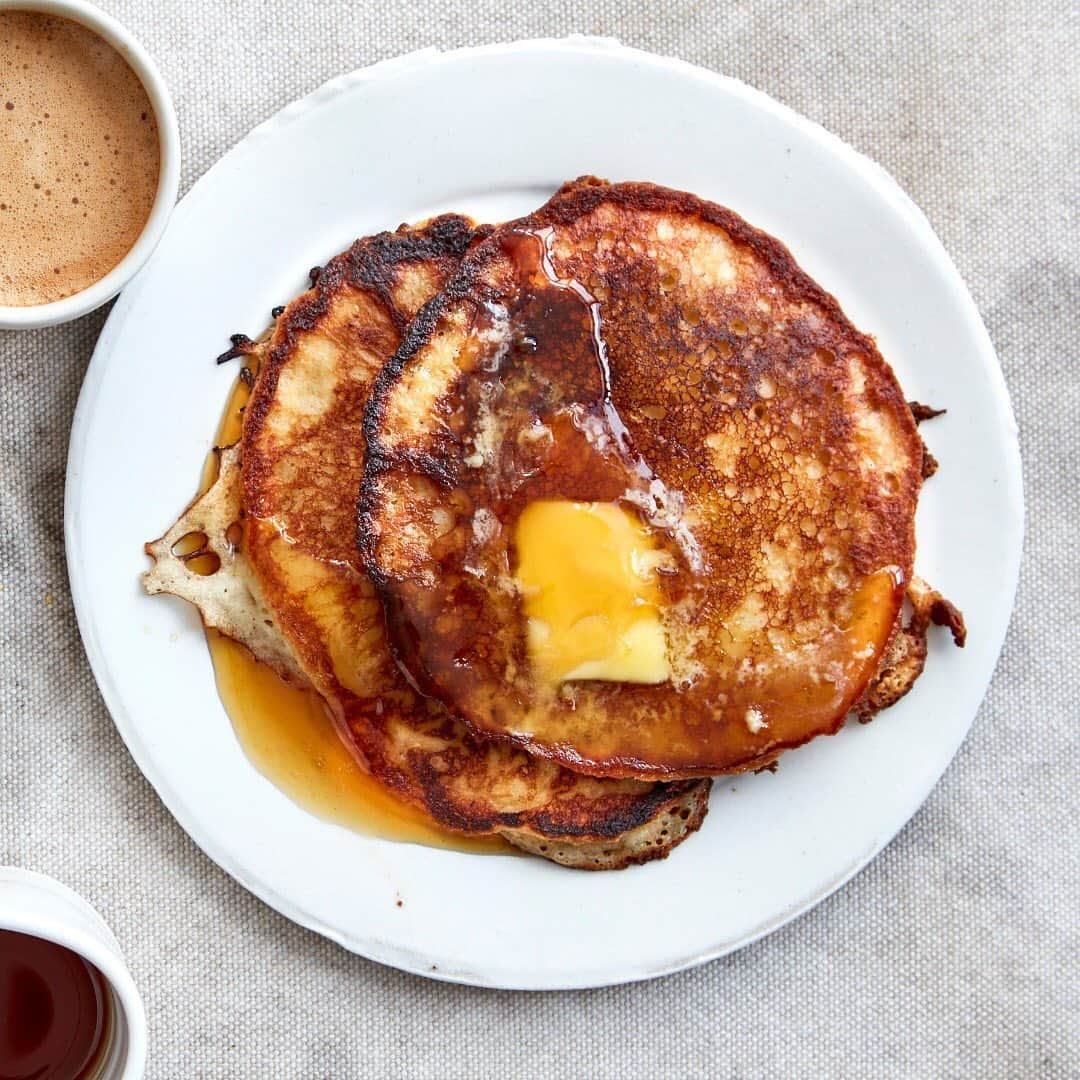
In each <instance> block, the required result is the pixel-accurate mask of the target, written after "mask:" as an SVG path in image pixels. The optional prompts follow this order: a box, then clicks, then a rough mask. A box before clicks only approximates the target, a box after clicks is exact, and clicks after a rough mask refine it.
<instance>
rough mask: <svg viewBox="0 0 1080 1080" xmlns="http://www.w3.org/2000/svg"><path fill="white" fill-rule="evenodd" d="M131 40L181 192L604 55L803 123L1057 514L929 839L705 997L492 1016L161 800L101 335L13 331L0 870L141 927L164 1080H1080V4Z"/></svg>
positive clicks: (482, 6)
mask: <svg viewBox="0 0 1080 1080" xmlns="http://www.w3.org/2000/svg"><path fill="white" fill-rule="evenodd" d="M108 7H109V10H110V11H111V12H112V13H113V14H114V15H116V16H118V17H119V18H120V19H121V20H122V21H124V22H125V23H126V24H127V25H128V26H129V27H130V28H131V29H132V31H133V32H134V33H135V34H136V35H137V36H138V37H139V38H140V40H141V41H142V42H143V43H144V44H145V45H146V47H147V48H148V49H149V51H150V52H151V54H152V55H153V56H154V57H155V58H156V59H157V61H158V62H159V64H160V66H161V68H162V70H163V72H164V74H165V77H166V79H167V80H168V81H169V83H170V85H171V87H172V90H173V94H174V96H175V97H176V101H177V105H178V107H179V111H180V114H181V117H182V125H181V139H182V141H183V149H184V175H183V179H184V186H185V187H187V186H188V185H190V183H191V182H192V181H193V180H194V179H195V178H196V177H198V176H200V175H201V174H202V173H203V172H204V171H205V170H206V169H207V168H209V166H210V165H211V164H212V163H213V162H214V161H215V160H216V159H217V158H218V156H219V155H220V154H221V153H223V152H224V151H225V150H226V149H227V148H228V147H229V146H231V145H232V144H233V143H234V142H236V140H237V139H239V138H240V137H241V136H242V135H243V134H245V133H246V132H247V131H248V130H249V128H250V127H251V126H252V124H253V123H254V122H256V121H257V120H260V119H262V118H264V117H266V116H269V115H270V114H271V113H272V112H274V111H275V110H276V109H278V108H280V107H281V106H282V105H284V104H285V103H286V102H289V101H291V100H293V99H294V98H296V97H298V96H299V95H301V94H304V93H306V92H307V91H309V90H311V89H313V88H314V87H316V86H318V85H319V84H320V83H321V82H322V81H323V80H324V79H328V78H330V77H331V76H334V75H337V74H339V73H340V72H342V71H346V70H349V69H350V68H352V67H355V66H357V65H358V64H362V63H368V62H371V61H374V60H379V59H382V58H384V57H389V56H394V55H396V54H398V53H400V52H403V51H405V50H408V49H415V48H419V47H422V46H426V45H430V44H438V45H442V46H447V47H448V46H452V45H458V44H463V43H466V42H481V41H497V40H509V39H511V38H515V37H528V36H536V35H546V34H565V33H570V32H574V31H588V32H599V33H604V34H613V35H617V36H619V37H620V38H622V39H623V40H624V41H626V42H627V43H628V44H633V45H640V46H643V47H647V48H652V49H655V50H657V51H659V52H662V53H669V54H676V55H679V56H682V57H684V58H685V59H687V60H692V61H695V62H697V63H701V64H704V65H706V66H707V67H711V68H713V69H714V70H716V71H721V72H725V73H727V74H731V75H736V76H738V77H740V78H742V79H745V80H746V81H748V82H750V83H751V84H753V85H755V86H759V87H761V88H762V89H764V90H767V91H769V92H770V93H773V94H774V95H776V96H777V97H778V98H779V99H780V100H781V101H784V102H786V103H787V104H789V105H791V106H793V107H795V108H796V109H798V110H800V111H801V112H804V113H806V114H807V115H809V116H811V117H813V118H814V119H816V120H819V121H821V122H822V123H824V124H825V125H826V126H827V127H829V128H830V129H831V130H833V131H835V132H836V133H837V134H839V135H841V136H843V137H844V138H846V139H848V140H849V141H851V142H852V143H854V145H855V146H856V147H858V148H859V149H861V150H863V151H865V152H867V153H870V154H872V156H873V157H874V158H876V159H877V160H878V161H880V162H881V163H882V164H883V165H884V166H885V167H886V168H888V169H889V170H890V171H891V172H892V173H893V174H894V175H895V176H897V178H898V179H899V180H900V182H901V183H902V184H903V186H904V187H905V188H906V189H907V191H908V192H909V193H910V194H911V196H912V197H913V198H914V199H915V201H916V202H917V203H918V204H919V205H920V206H921V207H922V208H923V209H924V210H925V211H926V212H927V214H928V215H929V217H930V220H931V222H932V223H933V225H934V227H935V228H936V229H937V230H938V232H939V234H940V235H941V238H942V240H943V241H944V243H945V246H946V247H947V248H948V250H949V252H950V254H951V255H952V256H953V258H954V259H955V260H956V262H957V265H958V266H959V268H960V271H961V273H962V274H963V276H964V277H965V279H966V280H967V283H968V285H969V286H970V288H971V290H972V293H973V295H974V297H975V300H976V303H977V304H978V306H979V308H980V310H981V312H982V315H983V317H984V318H985V320H986V322H987V326H988V328H989V330H990V334H991V336H992V337H993V339H994V343H995V345H996V346H997V349H998V355H999V357H1000V359H1001V363H1002V367H1003V369H1004V373H1005V378H1006V381H1007V382H1008V384H1009V388H1010V391H1011V393H1012V399H1013V404H1014V407H1015V408H1016V412H1017V419H1018V420H1019V424H1020V439H1021V444H1022V450H1023V454H1024V465H1025V482H1026V491H1027V499H1028V527H1027V540H1026V552H1025V559H1024V566H1023V571H1022V575H1021V584H1020V592H1019V596H1018V602H1017V608H1016V612H1015V614H1014V616H1013V623H1012V629H1011V632H1010V635H1009V639H1008V641H1007V643H1006V646H1005V651H1004V653H1003V655H1002V659H1001V662H1000V664H999V666H998V671H997V675H996V677H995V679H994V683H993V685H992V687H991V690H990V693H989V695H988V697H987V699H986V701H985V703H984V704H983V707H982V710H981V711H980V713H979V717H978V719H977V720H976V722H975V725H974V726H973V728H972V730H971V734H970V735H969V737H968V739H967V741H966V742H965V744H964V746H963V747H962V748H961V750H960V753H959V754H958V756H957V758H956V760H955V761H954V762H953V764H952V766H951V767H950V769H949V771H948V772H947V773H946V774H945V777H944V778H943V779H942V781H941V782H940V783H939V784H938V786H937V787H936V788H935V790H934V792H933V793H932V794H931V796H930V798H929V799H928V801H927V802H926V804H925V806H924V807H923V809H922V810H921V811H920V812H919V813H918V814H917V815H916V817H915V819H914V820H913V821H912V822H911V824H910V825H909V826H908V827H907V828H906V829H905V830H904V831H903V832H902V833H901V835H900V836H899V837H898V838H897V839H896V840H895V841H894V842H893V843H892V844H891V845H890V846H889V847H888V848H887V849H886V851H885V852H884V853H883V854H882V855H880V856H879V857H878V858H877V859H876V860H875V861H874V862H873V863H871V864H870V866H868V867H867V868H866V869H865V870H864V871H863V872H862V873H861V874H860V875H859V876H858V877H857V878H855V880H854V881H852V882H851V883H849V884H848V885H847V886H846V887H845V888H844V889H843V890H842V891H841V892H839V893H837V894H836V895H834V896H833V897H831V898H830V899H829V900H828V901H827V902H826V903H824V904H823V905H821V906H820V907H818V908H816V909H815V910H814V911H812V912H810V913H809V914H808V915H806V916H804V917H803V918H801V919H799V920H798V921H796V922H795V923H793V924H791V925H790V926H787V927H785V928H784V929H783V930H781V931H780V932H778V933H777V934H774V935H772V936H771V937H769V938H767V939H765V940H764V941H760V942H758V943H757V944H755V945H752V946H750V947H749V948H747V949H744V950H743V951H742V952H740V953H738V954H736V955H734V956H730V957H728V958H726V959H724V960H719V961H717V962H715V963H712V964H709V965H707V966H706V967H704V968H701V969H699V970H696V971H690V972H686V973H684V974H681V975H676V976H672V977H670V978H667V979H661V980H658V981H656V982H653V983H649V984H646V985H634V986H623V987H613V988H611V989H608V990H600V991H591V992H586V993H565V994H543V995H540V994H525V993H521V994H516V993H492V992H490V991H484V990H473V989H468V988H464V987H458V986H449V985H445V984H439V983H432V982H428V981H426V980H422V979H418V978H415V977H413V976H410V975H404V974H402V973H400V972H397V971H392V970H390V969H388V968H383V967H379V966H378V965H376V964H371V963H368V962H367V961H364V960H362V959H360V958H359V957H356V956H350V955H349V954H347V953H345V952H344V951H343V950H341V949H340V948H339V947H338V946H336V945H334V944H333V943H332V942H330V941H326V940H324V939H322V938H319V937H317V936H316V935H314V934H312V933H309V932H308V931H306V930H302V929H301V928H300V927H298V926H295V925H293V924H291V923H290V922H288V921H287V920H286V919H284V918H282V917H281V916H280V915H278V914H277V913H276V912H274V911H272V910H271V909H270V908H268V907H266V906H265V905H264V904H262V903H261V902H260V901H259V900H257V899H256V898H255V897H253V896H252V895H251V894H249V893H248V892H246V891H245V890H244V888H243V887H242V886H240V885H239V884H237V883H236V882H235V881H233V880H232V879H231V878H229V877H228V876H227V875H226V874H225V873H224V872H223V871H222V870H220V869H219V868H218V867H217V866H215V865H214V864H213V863H212V862H211V861H210V860H209V859H207V858H206V857H205V856H204V855H203V854H202V853H201V852H200V851H199V850H198V849H197V848H196V847H195V845H194V844H193V843H192V842H191V841H190V840H189V839H188V838H187V837H186V836H185V834H184V833H183V831H182V830H181V828H180V827H179V825H177V824H176V822H175V821H174V820H173V818H172V817H171V815H170V814H169V813H168V811H166V810H165V809H164V807H163V806H162V805H161V803H160V802H159V801H158V799H157V797H156V796H155V795H154V793H153V791H152V789H151V788H150V785H149V784H148V783H147V782H146V781H145V780H144V779H143V778H142V776H141V775H140V774H139V771H138V769H137V768H136V767H135V764H134V763H133V761H132V760H131V757H130V755H129V754H128V752H127V750H126V749H125V748H124V745H123V743H122V741H121V739H120V736H119V735H118V734H117V732H116V730H115V728H114V727H113V725H112V723H111V721H110V720H109V717H108V714H107V712H106V710H105V707H104V705H103V704H102V702H101V698H100V696H99V694H98V692H97V690H96V688H95V686H94V681H93V677H92V675H91V673H90V669H89V667H88V665H87V663H86V659H85V656H84V653H83V650H82V645H81V643H80V641H79V635H78V630H77V629H76V626H75V622H74V617H73V613H72V609H71V600H70V597H69V595H68V591H67V584H66V572H65V565H64V552H63V541H62V535H61V512H62V511H61V508H62V503H63V477H64V462H65V454H66V449H67V435H68V428H69V425H70V423H71V416H72V411H73V409H74V406H75V398H76V394H77V393H78V388H79V383H80V380H81V379H82V375H83V372H84V371H85V369H86V364H87V361H88V359H89V357H90V353H91V351H92V349H93V345H94V342H95V340H96V338H97V335H98V333H99V331H100V329H101V326H102V323H103V321H104V316H103V314H102V313H99V314H96V315H91V316H88V317H87V318H85V319H82V320H80V321H79V322H77V323H74V324H71V325H68V326H61V327H55V328H52V329H48V330H41V331H34V332H27V333H19V334H13V333H5V332H3V331H0V371H3V373H4V379H3V384H2V385H0V431H2V432H3V438H2V440H0V469H2V476H3V493H4V498H3V499H2V500H0V543H2V544H3V555H4V557H3V560H2V568H0V583H2V584H3V586H4V588H3V591H2V592H0V633H2V635H3V641H4V645H5V648H4V652H3V659H2V660H0V670H2V678H0V745H2V746H3V748H4V752H3V755H2V757H0V811H2V812H0V861H2V862H6V863H15V864H18V865H22V866H29V867H33V868H35V869H38V870H42V871H45V872H46V873H50V874H53V875H55V876H57V877H59V878H61V879H62V880H64V881H66V882H67V883H68V884H69V885H72V886H74V887H75V888H76V889H78V890H79V891H80V892H82V893H84V894H85V895H86V896H88V897H89V898H90V899H91V900H92V901H93V902H94V904H95V905H96V906H97V907H98V909H99V910H100V911H101V913H102V915H103V916H104V917H105V919H106V920H107V921H108V922H109V924H110V925H111V926H112V928H113V930H114V931H115V933H116V936H117V937H118V938H119V940H120V942H121V945H122V946H123V949H124V953H125V955H126V957H127V960H128V963H129V965H130V967H131V970H132V974H133V975H134V978H135V980H136V982H137V983H138V984H139V986H140V987H141V989H142V992H143V995H144V997H145V999H146V1005H147V1011H148V1014H149V1025H150V1056H149V1062H148V1068H147V1076H148V1077H150V1078H151V1080H174V1078H175V1077H181V1076H191V1075H200V1076H205V1077H214V1078H218V1077H221V1078H224V1077H263V1076H282V1077H335V1078H336V1077H341V1076H350V1077H360V1078H364V1080H369V1078H370V1080H382V1078H385V1077H392V1078H394V1080H413V1078H417V1080H435V1078H438V1080H473V1078H476V1077H489V1076H501V1077H506V1078H508V1080H525V1078H528V1080H532V1078H534V1077H535V1078H540V1077H543V1078H544V1080H578V1078H579V1077H581V1076H583V1075H584V1076H589V1077H592V1078H596V1080H624V1078H626V1077H637V1076H641V1075H654V1076H671V1077H678V1078H680V1080H691V1078H695V1080H696V1078H699V1077H706V1076H714V1077H722V1078H724V1080H727V1078H735V1077H738V1078H744V1077H745V1078H747V1080H757V1078H768V1077H775V1076H786V1077H799V1078H804V1077H813V1078H816V1077H836V1076H849V1075H860V1076H872V1077H888V1078H904V1080H907V1078H912V1077H918V1078H924V1077H925V1078H931V1077H940V1076H949V1077H965V1078H966V1077H971V1078H982V1077H986V1076H1015V1077H1039V1078H1054V1080H1056V1078H1058V1077H1061V1078H1064V1077H1067V1076H1069V1075H1071V1074H1074V1073H1075V1072H1076V1064H1077V1055H1078V1052H1080V1047H1078V1043H1077V1034H1076V1028H1075V1017H1076V1012H1077V998H1076V984H1075V975H1074V972H1075V967H1076V955H1077V954H1076V950H1077V936H1076V930H1075V912H1076V908H1077V899H1078V887H1080V853H1078V852H1077V848H1076V845H1075V844H1074V843H1070V842H1067V841H1068V839H1069V836H1070V834H1071V835H1075V831H1076V827H1077V805H1076V797H1077V796H1076V785H1075V781H1074V775H1075V759H1074V757H1073V756H1071V755H1069V754H1067V753H1062V748H1063V747H1065V746H1066V745H1068V741H1069V740H1070V739H1071V738H1072V737H1073V736H1074V735H1075V725H1076V717H1077V712H1076V709H1077V705H1076V702H1077V684H1078V680H1080V660H1078V657H1080V624H1078V622H1077V620H1076V619H1075V618H1074V614H1075V612H1076V611H1077V609H1080V581H1078V579H1077V576H1076V574H1075V563H1076V558H1077V548H1076V537H1077V536H1080V487H1078V486H1077V484H1076V483H1075V477H1076V462H1077V460H1080V433H1078V430H1077V427H1076V424H1075V417H1076V416H1077V415H1080V388H1078V386H1077V383H1076V380H1075V379H1074V378H1072V377H1071V376H1070V374H1069V372H1070V367H1069V365H1070V364H1071V365H1072V367H1073V368H1074V367H1075V361H1074V360H1070V359H1069V356H1070V353H1069V348H1070V346H1063V343H1069V342H1076V341H1078V340H1080V312H1078V309H1077V307H1076V305H1075V304H1074V303H1071V302H1070V301H1069V298H1070V297H1075V296H1076V295H1077V293H1078V292H1080V250H1078V244H1077V230H1076V227H1075V226H1076V220H1075V213H1076V210H1075V207H1076V205H1077V190H1076V176H1077V169H1076V163H1077V161H1078V160H1080V133H1078V130H1077V125H1076V123H1075V118H1076V115H1077V111H1078V107H1080V72H1078V69H1077V66H1076V64H1075V61H1074V57H1075V56H1076V54H1077V51H1078V50H1080V26H1078V24H1077V13H1076V7H1075V5H1072V4H1069V3H1066V2H1064V0H1030V2H1029V3H1025V4H1007V3H1002V2H993V3H986V2H985V0H958V2H957V3H955V4H953V5H951V6H950V7H949V9H948V14H947V17H943V15H942V9H940V8H938V7H935V6H932V5H912V4H910V3H908V2H906V0H886V2H885V3H879V2H877V0H874V2H871V0H853V2H852V3H848V4H844V5H832V4H806V5H792V4H788V3H779V2H776V3H771V2H762V3H757V4H745V5H744V4H737V3H713V2H706V3H701V4H682V3H676V2H673V0H672V2H667V3H663V4H654V5H646V4H625V3H623V2H621V0H620V2H616V0H598V2H597V3H595V4H591V5H578V6H573V5H568V4H566V3H564V2H563V0H522V3H520V4H516V5H507V4H506V3H504V2H501V0H477V2H475V3H472V4H470V5H466V6H463V5H461V4H459V3H457V2H456V0H453V2H452V0H425V2H424V3H419V2H416V0H403V2H402V3H400V4H397V5H385V4H373V5H358V4H356V3H345V2H344V0H335V2H327V3H322V2H320V3H318V4H316V3H314V2H313V0H298V2H297V3H294V4H288V5H276V6H274V7H270V6H268V5H266V4H264V3H262V2H261V0H260V2H256V0H236V2H235V3H232V4H228V5H222V4H219V3H211V2H210V0H183V2H181V0H154V2H152V3H151V2H150V0H116V2H115V3H110V4H109V5H108ZM193 58H197V59H193ZM251 329H252V330H253V329H255V328H254V327H252V328H251ZM198 362H199V361H198V358H192V370H193V371H194V370H196V369H197V365H198ZM925 431H926V435H927V439H928V440H929V441H930V442H931V448H932V444H933V429H932V427H931V426H929V425H928V426H927V428H926V429H925ZM161 524H162V525H163V526H164V525H165V524H166V523H165V522H161ZM132 587H133V588H134V587H135V586H134V584H133V586H132ZM1033 703H1037V705H1033ZM883 719H884V718H883ZM723 795H724V793H723V791H722V790H721V791H718V792H716V793H715V794H714V799H715V800H716V801H715V804H714V807H713V813H714V814H720V813H722V812H723V802H722V798H723ZM732 797H734V796H732ZM1046 808H1049V809H1048V810H1047V812H1046V813H1045V814H1044V813H1043V811H1044V809H1046ZM91 821H92V822H93V823H94V825H95V828H93V829H87V828H84V827H83V825H84V823H86V822H91ZM73 834H75V835H77V837H78V842H77V843H75V842H73V840H72V837H73ZM693 842H694V841H693V839H691V841H690V843H693ZM238 988H242V992H238Z"/></svg>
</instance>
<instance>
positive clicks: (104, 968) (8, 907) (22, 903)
mask: <svg viewBox="0 0 1080 1080" xmlns="http://www.w3.org/2000/svg"><path fill="white" fill-rule="evenodd" d="M0 930H14V931H16V932H17V933H20V934H31V935H33V936H34V937H39V938H43V939H44V940H46V941H54V942H56V944H58V945H63V946H64V947H65V948H68V949H71V950H72V952H76V953H78V954H79V955H80V956H81V957H83V958H84V959H85V960H88V961H89V962H90V963H91V964H93V965H94V967H96V968H97V969H98V971H100V972H101V974H102V975H103V976H104V978H105V981H106V983H108V986H109V991H110V993H111V995H112V1015H113V1018H114V1020H115V1023H114V1024H113V1030H112V1035H111V1037H110V1039H109V1043H108V1046H107V1047H106V1048H105V1056H104V1058H103V1060H102V1063H101V1065H100V1067H99V1069H98V1071H97V1073H96V1074H95V1078H94V1080H138V1078H139V1077H141V1076H142V1075H143V1070H144V1069H145V1067H146V1013H145V1012H144V1010H143V1003H142V998H141V997H140V996H139V991H138V990H137V989H136V987H135V983H134V981H133V980H132V978H131V974H130V973H129V971H128V969H127V965H126V964H125V963H124V957H123V955H122V954H121V952H120V945H119V944H118V943H117V940H116V938H115V937H113V935H112V931H111V930H110V929H109V928H108V926H106V925H105V922H104V921H103V920H102V918H101V916H100V915H99V914H98V913H97V912H96V911H95V910H94V909H93V908H92V907H91V906H90V905H89V904H88V903H87V902H86V901H85V900H84V899H83V898H82V897H81V896H79V894H78V893H76V892H74V891H72V890H71V889H69V888H68V887H67V886H66V885H61V884H60V882H59V881H54V880H53V879H52V878H50V877H46V876H45V875H44V874H36V873H34V872H33V871H32V870H22V869H20V868H18V867H15V866H0Z"/></svg>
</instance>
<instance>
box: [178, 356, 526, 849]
mask: <svg viewBox="0 0 1080 1080" xmlns="http://www.w3.org/2000/svg"><path fill="white" fill-rule="evenodd" d="M249 395H250V387H249V384H248V381H247V380H246V379H245V378H243V377H240V378H238V379H237V380H236V384H235V386H234V387H233V389H232V392H231V393H230V395H229V399H228V403H227V405H226V407H225V413H224V415H223V417H222V420H221V423H220V426H219V427H218V431H217V437H216V445H218V446H228V445H230V444H231V443H234V442H236V440H237V439H238V438H240V435H241V431H242V426H243V411H244V407H245V405H246V403H247V400H248V397H249ZM217 474H218V457H217V454H214V453H211V454H210V455H209V456H208V458H207V460H206V463H205V465H204V467H203V472H202V478H201V482H200V492H204V491H206V490H207V488H209V487H210V485H211V484H213V482H214V481H215V480H216V479H217ZM204 558H205V557H204ZM198 562H199V559H198V558H196V559H193V560H190V561H189V562H188V566H189V567H191V568H192V569H194V570H195V571H196V572H197V573H198V572H207V571H208V570H209V569H211V568H210V567H203V568H201V569H200V567H199V566H198V565H196V564H198ZM206 640H207V646H208V648H209V650H210V656H211V659H212V660H213V664H214V675H215V678H216V680H217V688H218V694H219V695H220V697H221V701H222V704H223V705H224V707H225V712H226V714H227V715H228V717H229V719H230V721H231V722H232V726H233V730H234V732H235V733H236V737H237V740H238V741H239V743H240V745H241V746H242V747H243V750H244V753H245V754H246V755H247V757H248V759H249V760H250V761H251V763H252V764H253V765H254V766H255V767H256V768H257V769H258V770H259V772H261V773H262V774H263V776H265V777H266V778H267V779H268V780H270V781H271V783H273V784H274V786H275V787H277V788H279V789H280V790H281V791H283V792H284V793H285V794H286V795H288V796H289V798H291V799H292V800H293V802H295V803H296V804H297V805H299V806H301V807H303V809H305V810H307V811H308V812H309V813H311V814H314V815H315V816H316V817H319V818H322V819H323V820H325V821H330V822H333V823H335V824H337V825H343V826H345V827H346V828H349V829H352V830H353V831H355V832H359V833H363V834H365V835H367V836H377V837H380V838H382V839H386V840H397V841H406V842H410V843H414V844H423V845H425V846H427V847H436V848H443V849H448V850H452V851H463V852H468V853H470V854H507V853H512V852H513V851H514V849H513V848H512V847H511V846H510V845H509V844H508V843H507V842H506V841H505V840H503V839H502V838H501V837H497V836H476V837H470V836H462V835H460V834H458V833H452V832H449V831H448V830H446V829H442V828H440V827H439V826H438V825H436V824H435V823H434V822H433V821H432V820H431V818H429V817H428V816H427V815H426V814H424V813H423V812H422V811H420V810H419V809H416V808H414V807H412V806H410V805H409V804H407V803H403V802H402V801H400V800H399V799H396V798H394V796H392V795H391V794H390V793H389V792H387V790H386V789H385V788H384V787H383V786H382V785H381V784H380V783H379V782H378V781H377V780H375V779H373V778H372V777H371V776H370V775H369V774H368V773H367V772H365V771H364V769H363V768H362V767H361V765H360V764H359V762H358V761H357V760H356V758H355V757H354V756H353V754H352V752H351V751H350V749H349V747H348V746H347V745H346V743H345V740H344V738H343V737H342V736H341V735H340V734H339V733H338V727H337V725H336V724H335V722H334V720H333V719H332V717H331V716H330V714H329V711H328V710H327V708H326V705H325V703H324V702H323V700H322V699H321V698H320V697H319V695H318V694H317V693H315V691H313V690H308V689H302V688H298V687H294V686H290V685H289V684H288V683H286V682H285V681H284V680H283V679H282V678H281V677H280V676H279V675H278V674H277V673H276V672H275V671H273V670H272V669H271V668H269V667H267V666H266V665H265V664H260V663H259V662H258V661H257V660H256V659H255V658H254V657H253V656H252V655H251V653H250V652H248V650H247V649H246V648H244V646H242V645H239V644H237V643H236V642H235V641H233V640H232V639H231V638H228V637H225V635H223V634H219V633H218V632H217V631H215V630H208V631H207V634H206Z"/></svg>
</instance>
